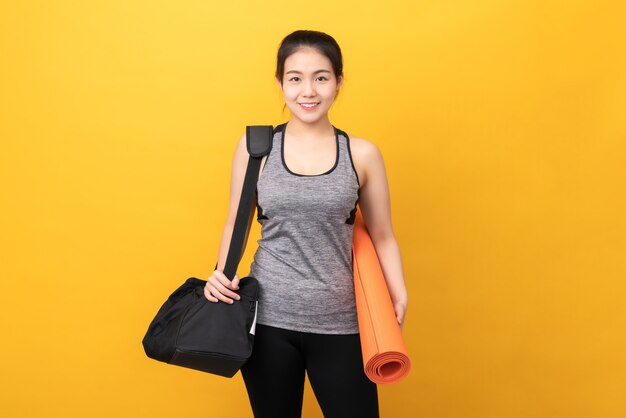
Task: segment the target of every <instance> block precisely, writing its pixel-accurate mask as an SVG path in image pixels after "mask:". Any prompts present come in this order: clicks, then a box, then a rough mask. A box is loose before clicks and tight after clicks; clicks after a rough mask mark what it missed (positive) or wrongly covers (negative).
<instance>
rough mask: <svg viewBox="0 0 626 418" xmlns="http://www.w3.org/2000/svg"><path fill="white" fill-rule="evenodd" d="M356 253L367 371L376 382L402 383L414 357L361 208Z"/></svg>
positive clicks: (356, 287) (356, 226)
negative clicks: (409, 352)
mask: <svg viewBox="0 0 626 418" xmlns="http://www.w3.org/2000/svg"><path fill="white" fill-rule="evenodd" d="M352 254H353V269H354V290H355V295H356V309H357V315H358V318H359V331H360V334H361V350H362V352H363V364H364V367H365V374H366V375H367V377H368V378H369V379H370V380H371V381H372V382H374V383H395V382H398V381H399V380H401V379H402V378H404V377H405V376H406V375H407V373H408V372H409V370H410V369H411V360H410V359H409V355H408V353H407V350H406V346H405V345H404V339H403V338H402V332H401V330H400V325H399V324H398V321H397V319H396V314H395V311H394V309H393V304H392V302H391V297H390V296H389V290H388V289H387V282H386V281H385V276H384V274H383V271H382V269H381V267H380V263H379V261H378V256H377V254H376V249H375V248H374V244H373V243H372V240H371V238H370V236H369V233H368V232H367V229H366V227H365V222H364V220H363V216H362V215H361V210H360V208H359V209H358V211H357V213H356V218H355V222H354V239H353V242H352Z"/></svg>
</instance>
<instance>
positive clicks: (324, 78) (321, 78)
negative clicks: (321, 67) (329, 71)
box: [317, 75, 328, 81]
mask: <svg viewBox="0 0 626 418" xmlns="http://www.w3.org/2000/svg"><path fill="white" fill-rule="evenodd" d="M317 79H318V80H320V81H328V78H326V77H324V76H323V75H321V76H319V77H317Z"/></svg>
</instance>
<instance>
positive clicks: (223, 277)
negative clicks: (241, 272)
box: [217, 271, 238, 290]
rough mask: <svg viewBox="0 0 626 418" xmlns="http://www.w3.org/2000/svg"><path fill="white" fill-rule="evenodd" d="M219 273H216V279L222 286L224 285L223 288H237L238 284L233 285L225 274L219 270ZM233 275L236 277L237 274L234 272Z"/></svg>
mask: <svg viewBox="0 0 626 418" xmlns="http://www.w3.org/2000/svg"><path fill="white" fill-rule="evenodd" d="M218 273H219V274H217V279H218V281H219V282H220V283H221V284H222V286H224V287H225V288H229V289H235V290H236V289H237V287H238V286H233V285H232V282H231V281H230V280H229V279H228V277H226V275H225V274H224V273H223V272H221V271H218ZM235 277H237V275H236V274H235Z"/></svg>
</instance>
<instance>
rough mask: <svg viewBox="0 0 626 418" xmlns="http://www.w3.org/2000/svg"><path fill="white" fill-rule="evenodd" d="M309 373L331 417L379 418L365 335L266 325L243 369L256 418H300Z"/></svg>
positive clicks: (258, 331)
mask: <svg viewBox="0 0 626 418" xmlns="http://www.w3.org/2000/svg"><path fill="white" fill-rule="evenodd" d="M305 370H306V372H307V375H308V376H309V382H310V383H311V387H312V388H313V392H314V393H315V397H316V398H317V401H318V402H319V405H320V407H321V409H322V412H323V413H324V417H325V418H351V417H355V418H357V417H358V418H370V417H371V418H378V391H377V388H376V384H374V383H373V382H372V381H370V380H369V379H368V378H367V376H366V375H365V372H364V371H363V358H362V354H361V341H360V339H359V334H350V335H328V334H313V333H307V332H299V331H290V330H286V329H281V328H275V327H270V326H267V325H261V324H257V326H256V334H255V338H254V350H253V351H252V356H251V357H250V359H249V360H248V361H247V362H246V364H245V365H244V366H243V367H242V369H241V374H242V376H243V379H244V382H245V384H246V389H247V390H248V397H249V399H250V404H251V406H252V411H253V412H254V416H255V418H298V417H300V416H301V415H302V398H303V393H304V373H305Z"/></svg>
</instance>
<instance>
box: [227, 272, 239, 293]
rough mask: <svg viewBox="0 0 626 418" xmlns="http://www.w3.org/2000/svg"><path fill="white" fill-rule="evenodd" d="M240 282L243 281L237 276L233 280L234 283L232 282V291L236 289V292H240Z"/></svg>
mask: <svg viewBox="0 0 626 418" xmlns="http://www.w3.org/2000/svg"><path fill="white" fill-rule="evenodd" d="M240 280H241V279H240V278H239V276H237V275H236V274H235V278H234V279H233V281H232V282H230V284H231V289H234V290H239V281H240Z"/></svg>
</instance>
